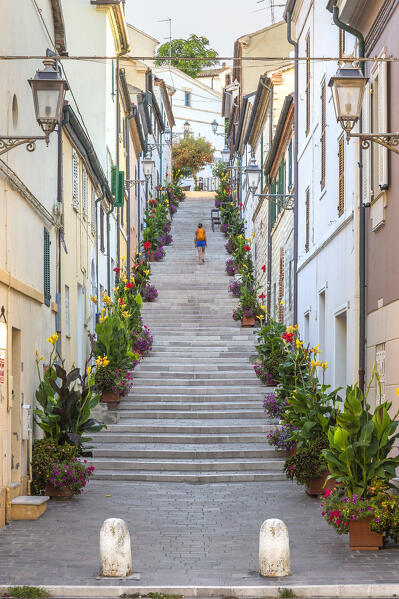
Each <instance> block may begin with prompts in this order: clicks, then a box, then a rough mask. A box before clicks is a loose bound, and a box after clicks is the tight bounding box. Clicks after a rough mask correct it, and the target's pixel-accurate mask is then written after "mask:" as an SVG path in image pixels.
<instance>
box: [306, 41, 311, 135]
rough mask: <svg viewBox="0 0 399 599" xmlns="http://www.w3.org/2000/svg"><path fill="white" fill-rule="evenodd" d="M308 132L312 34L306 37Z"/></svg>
mask: <svg viewBox="0 0 399 599" xmlns="http://www.w3.org/2000/svg"><path fill="white" fill-rule="evenodd" d="M305 94H306V130H305V135H306V136H308V135H309V132H310V32H309V33H308V34H307V36H306V89H305Z"/></svg>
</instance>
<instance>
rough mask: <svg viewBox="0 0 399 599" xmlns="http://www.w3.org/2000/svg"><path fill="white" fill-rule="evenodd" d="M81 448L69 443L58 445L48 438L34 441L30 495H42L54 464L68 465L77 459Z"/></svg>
mask: <svg viewBox="0 0 399 599" xmlns="http://www.w3.org/2000/svg"><path fill="white" fill-rule="evenodd" d="M80 453H81V448H79V447H78V446H77V445H72V444H71V443H64V444H63V445H59V444H58V442H57V441H55V440H54V439H51V438H49V437H45V438H44V439H36V440H35V441H34V443H33V446H32V462H31V467H32V493H33V494H34V495H41V494H44V489H45V487H46V483H47V481H48V479H49V477H50V475H51V474H52V472H53V467H54V464H56V463H58V462H63V463H70V462H72V460H73V459H74V458H77V457H79V455H80Z"/></svg>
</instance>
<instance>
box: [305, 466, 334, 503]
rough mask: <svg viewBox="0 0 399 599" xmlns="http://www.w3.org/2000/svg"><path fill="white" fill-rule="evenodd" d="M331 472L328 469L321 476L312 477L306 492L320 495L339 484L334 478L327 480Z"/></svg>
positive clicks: (313, 495) (312, 495)
mask: <svg viewBox="0 0 399 599" xmlns="http://www.w3.org/2000/svg"><path fill="white" fill-rule="evenodd" d="M328 474H329V472H328V470H326V471H325V472H324V473H323V474H322V475H321V476H317V477H316V478H312V480H311V481H310V482H309V484H308V486H307V488H306V493H307V494H308V495H310V496H311V497H318V496H319V495H323V494H324V493H325V492H326V491H327V489H330V491H332V490H333V489H335V487H336V486H337V483H336V482H335V480H334V479H333V478H330V479H329V480H328V481H327V482H326V479H327V476H328Z"/></svg>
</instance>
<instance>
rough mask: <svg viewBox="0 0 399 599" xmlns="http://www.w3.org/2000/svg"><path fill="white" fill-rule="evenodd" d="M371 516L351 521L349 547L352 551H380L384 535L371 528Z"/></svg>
mask: <svg viewBox="0 0 399 599" xmlns="http://www.w3.org/2000/svg"><path fill="white" fill-rule="evenodd" d="M370 522H371V518H364V519H363V520H351V521H350V522H349V547H350V549H351V550H352V551H378V549H380V547H382V546H383V535H381V534H379V533H378V532H373V531H372V530H370Z"/></svg>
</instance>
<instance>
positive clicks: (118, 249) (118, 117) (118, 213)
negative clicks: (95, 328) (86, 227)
mask: <svg viewBox="0 0 399 599" xmlns="http://www.w3.org/2000/svg"><path fill="white" fill-rule="evenodd" d="M119 72H120V68H119V57H118V58H117V59H116V166H117V167H118V170H119V135H120V131H121V113H120V97H119V88H120V86H119ZM122 210H123V208H122ZM120 226H121V209H120V208H117V209H116V266H118V267H119V266H120V255H121V238H120ZM108 293H109V291H108Z"/></svg>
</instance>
